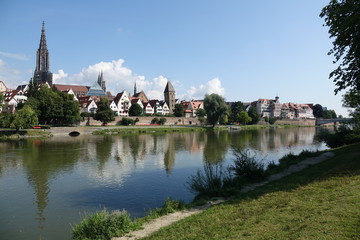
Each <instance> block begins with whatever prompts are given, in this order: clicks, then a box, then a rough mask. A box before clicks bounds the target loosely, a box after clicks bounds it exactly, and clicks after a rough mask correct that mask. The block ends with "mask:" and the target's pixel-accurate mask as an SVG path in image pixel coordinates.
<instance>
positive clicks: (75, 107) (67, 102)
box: [58, 92, 81, 124]
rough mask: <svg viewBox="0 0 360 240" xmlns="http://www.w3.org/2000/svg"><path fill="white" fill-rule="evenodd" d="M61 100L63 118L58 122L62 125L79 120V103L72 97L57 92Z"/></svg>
mask: <svg viewBox="0 0 360 240" xmlns="http://www.w3.org/2000/svg"><path fill="white" fill-rule="evenodd" d="M58 94H60V96H61V98H62V107H63V117H62V118H61V119H59V121H60V122H61V123H63V124H74V123H76V122H79V121H80V120H81V117H80V111H79V103H78V102H77V101H75V100H74V96H73V95H71V94H67V93H65V92H58Z"/></svg>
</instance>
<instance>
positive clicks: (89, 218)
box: [72, 198, 187, 240]
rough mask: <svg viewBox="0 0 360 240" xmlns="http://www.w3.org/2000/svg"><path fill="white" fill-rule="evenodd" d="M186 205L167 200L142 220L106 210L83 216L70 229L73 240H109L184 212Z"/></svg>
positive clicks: (124, 213)
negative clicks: (156, 220)
mask: <svg viewBox="0 0 360 240" xmlns="http://www.w3.org/2000/svg"><path fill="white" fill-rule="evenodd" d="M186 208H187V205H186V204H185V202H183V201H177V200H174V199H172V198H167V199H166V200H165V203H164V205H163V206H162V207H160V208H156V209H154V210H150V212H149V214H148V215H147V216H145V217H143V218H138V219H135V220H134V221H133V220H132V219H131V216H130V214H129V213H128V212H126V211H125V210H124V211H114V212H108V211H107V210H106V209H104V210H102V211H100V212H96V213H94V214H90V215H85V217H84V219H83V220H82V221H81V222H80V223H79V224H77V225H75V226H74V227H73V228H72V233H73V237H72V239H73V240H110V239H111V238H113V237H120V236H123V235H124V234H125V233H127V232H130V231H134V230H137V229H140V228H141V226H142V224H144V223H145V222H147V221H149V220H151V219H155V218H158V217H161V216H164V215H167V214H169V213H173V212H176V211H180V210H184V209H186Z"/></svg>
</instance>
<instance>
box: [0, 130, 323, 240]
mask: <svg viewBox="0 0 360 240" xmlns="http://www.w3.org/2000/svg"><path fill="white" fill-rule="evenodd" d="M315 135H316V129H315V128H298V129H276V130H275V129H266V130H259V131H234V132H228V131H219V132H201V133H196V132H191V133H173V134H155V135H149V134H147V135H129V136H107V137H102V136H97V137H95V136H91V137H89V136H86V137H84V136H79V137H77V138H70V137H63V138H62V137H54V138H51V139H44V140H32V139H28V140H20V141H5V142H0V154H1V155H0V191H1V192H2V193H4V192H6V193H7V194H6V195H4V194H2V195H1V196H0V205H1V206H4V207H3V208H2V209H0V215H1V217H0V238H1V239H6V237H4V238H3V237H2V233H6V235H5V236H7V237H8V239H28V238H31V239H39V235H42V234H44V235H47V236H49V235H51V234H52V233H51V232H52V230H54V228H60V225H61V224H62V226H63V227H64V228H66V230H64V232H66V234H65V235H63V236H61V234H60V236H59V237H57V235H55V234H54V236H51V239H66V238H68V236H69V231H70V229H69V222H72V221H78V211H79V210H78V208H84V209H86V208H87V207H89V206H90V207H99V205H100V204H103V205H104V206H108V205H113V207H114V208H120V209H121V208H122V207H123V206H125V207H126V208H127V209H128V208H131V209H132V208H133V209H135V208H140V210H139V209H138V210H137V211H143V209H144V206H149V207H158V206H159V205H161V204H162V202H163V199H162V198H165V197H167V196H171V195H176V194H180V195H176V196H178V197H177V198H185V196H186V198H187V199H190V197H191V196H192V195H191V194H190V193H189V192H188V190H187V189H185V187H184V186H183V185H184V183H185V182H186V180H187V178H188V177H189V175H190V174H192V173H194V172H195V171H196V170H197V169H198V168H202V165H203V163H204V162H205V163H221V162H223V161H226V160H227V158H229V156H230V155H231V152H232V150H234V149H244V148H247V149H252V150H254V151H259V152H261V153H262V154H263V155H271V154H273V155H274V156H275V157H279V155H281V154H285V152H284V151H285V150H286V151H293V152H294V149H303V148H309V147H310V148H322V147H323V145H321V144H319V143H316V142H314V136H315ZM279 149H280V150H279ZM281 149H282V150H281ZM284 149H285V150H284ZM295 153H296V152H295ZM162 173H163V174H164V176H163V175H162ZM22 175H24V180H21V179H20V180H17V181H14V180H13V179H15V178H17V177H19V176H22ZM22 181H23V182H22ZM9 182H11V184H9ZM26 184H29V186H31V188H32V191H33V192H32V194H33V195H31V194H30V195H26V194H25V192H26V191H27V189H26ZM58 185H60V186H58ZM21 192H24V193H22V195H21V198H22V199H18V198H19V197H18V196H19V195H20V193H21ZM19 201H23V202H26V203H27V202H32V205H33V206H34V208H35V209H34V210H35V215H36V216H34V215H31V213H29V216H28V218H27V217H26V216H24V215H22V212H24V209H21V208H19V207H14V206H17V205H18V206H20V205H21V204H16V203H19ZM146 201H149V203H146ZM151 201H152V202H151ZM59 202H61V204H59ZM150 202H151V203H150ZM10 203H15V204H11V205H10ZM54 203H57V204H54ZM140 203H142V205H141V204H140ZM13 205H14V206H13ZM23 205H24V206H25V204H23ZM29 205H31V204H28V205H26V206H27V207H28V206H29ZM48 208H49V209H48ZM9 212H11V214H12V215H14V216H17V217H15V219H18V218H20V217H19V216H21V218H22V219H23V221H24V222H31V221H32V220H34V219H36V221H37V223H38V228H39V229H41V234H39V233H36V230H34V229H31V228H30V227H29V229H28V232H26V234H24V233H23V234H24V235H26V236H28V238H26V237H23V238H22V237H21V236H20V235H16V231H14V229H15V228H16V227H17V226H18V225H21V224H20V223H19V222H16V221H15V222H11V224H13V225H11V224H10V220H9V219H7V217H6V216H8V215H9ZM64 212H66V213H67V214H65V213H64ZM58 215H65V216H62V217H64V218H65V219H67V220H63V219H62V220H61V221H60V220H58V218H57V217H58ZM54 219H55V220H54ZM74 219H75V220H74ZM17 221H19V220H17ZM50 222H51V223H55V224H54V225H55V226H52V227H50V226H49V225H50ZM10 229H11V230H10ZM30 231H34V232H35V233H32V234H33V235H31V233H30ZM29 236H32V237H29ZM48 238H50V237H48Z"/></svg>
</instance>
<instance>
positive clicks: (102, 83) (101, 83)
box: [97, 71, 106, 92]
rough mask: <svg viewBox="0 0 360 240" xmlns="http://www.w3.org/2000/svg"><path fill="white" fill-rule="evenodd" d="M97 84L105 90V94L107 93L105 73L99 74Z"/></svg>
mask: <svg viewBox="0 0 360 240" xmlns="http://www.w3.org/2000/svg"><path fill="white" fill-rule="evenodd" d="M97 83H98V84H99V86H100V87H101V88H102V90H104V92H106V85H105V80H104V76H103V71H101V72H100V73H99V75H98V80H97Z"/></svg>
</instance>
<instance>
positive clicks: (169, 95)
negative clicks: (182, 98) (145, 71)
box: [164, 81, 176, 114]
mask: <svg viewBox="0 0 360 240" xmlns="http://www.w3.org/2000/svg"><path fill="white" fill-rule="evenodd" d="M164 98H165V102H166V104H167V105H168V107H169V113H170V114H174V109H175V101H176V99H175V89H174V87H173V85H172V84H171V82H170V81H168V82H167V84H166V87H165V90H164Z"/></svg>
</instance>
